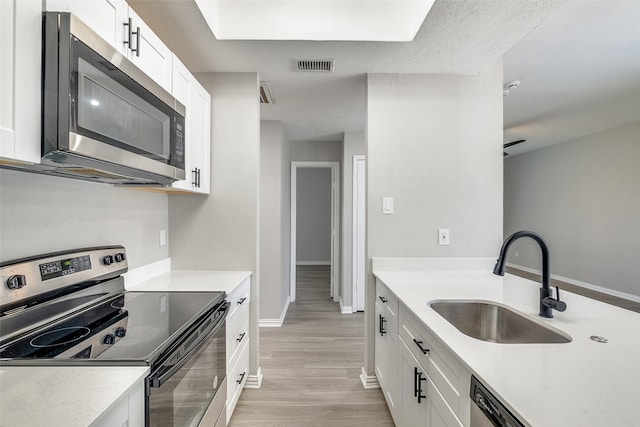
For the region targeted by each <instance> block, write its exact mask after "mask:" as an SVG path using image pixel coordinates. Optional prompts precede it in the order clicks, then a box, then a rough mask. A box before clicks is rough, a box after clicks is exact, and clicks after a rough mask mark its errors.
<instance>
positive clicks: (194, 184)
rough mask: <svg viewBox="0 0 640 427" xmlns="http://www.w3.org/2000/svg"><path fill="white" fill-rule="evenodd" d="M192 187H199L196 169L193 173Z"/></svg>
mask: <svg viewBox="0 0 640 427" xmlns="http://www.w3.org/2000/svg"><path fill="white" fill-rule="evenodd" d="M191 185H193V186H194V187H197V186H198V168H194V169H193V170H192V171H191Z"/></svg>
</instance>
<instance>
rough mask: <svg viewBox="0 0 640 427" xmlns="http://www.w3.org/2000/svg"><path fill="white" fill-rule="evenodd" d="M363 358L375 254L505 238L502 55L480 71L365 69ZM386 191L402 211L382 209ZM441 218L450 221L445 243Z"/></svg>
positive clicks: (486, 249)
mask: <svg viewBox="0 0 640 427" xmlns="http://www.w3.org/2000/svg"><path fill="white" fill-rule="evenodd" d="M367 150H368V151H367V162H368V164H367V177H368V190H367V196H368V201H367V208H368V212H367V251H368V254H367V259H368V262H367V268H368V274H367V277H368V283H367V289H366V295H367V296H366V300H367V301H366V325H367V326H366V328H367V331H366V336H365V340H366V347H367V355H366V359H365V368H366V370H367V372H368V373H369V374H372V373H373V354H374V352H373V339H374V324H375V322H374V318H373V316H374V314H373V313H374V298H375V284H374V280H373V276H372V275H371V271H370V259H371V258H372V257H494V256H495V255H496V252H497V251H498V250H499V248H500V244H501V243H502V63H498V64H495V66H493V67H492V68H491V69H489V70H487V71H485V72H484V73H483V74H481V75H478V76H453V75H398V74H370V75H369V76H368V79H367ZM382 197H393V198H394V205H395V206H394V207H395V213H394V214H393V215H382V212H381V205H382V202H381V200H382ZM438 228H449V229H450V230H451V245H450V246H439V245H438V238H437V230H438Z"/></svg>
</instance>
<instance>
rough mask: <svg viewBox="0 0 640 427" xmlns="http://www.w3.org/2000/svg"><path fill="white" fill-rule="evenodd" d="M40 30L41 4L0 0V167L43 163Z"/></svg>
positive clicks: (37, 2)
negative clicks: (5, 164) (1, 165)
mask: <svg viewBox="0 0 640 427" xmlns="http://www.w3.org/2000/svg"><path fill="white" fill-rule="evenodd" d="M41 28H42V2H41V1H39V0H36V1H34V0H0V51H1V52H2V60H0V94H1V95H0V158H1V159H0V163H10V161H14V160H15V161H18V162H27V163H39V162H40V105H41V99H40V96H41V94H40V84H39V82H40V78H41V77H40V72H41V63H42V59H41V56H42V34H41V31H39V29H41ZM8 160H9V161H8Z"/></svg>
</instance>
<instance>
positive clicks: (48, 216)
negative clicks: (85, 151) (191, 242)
mask: <svg viewBox="0 0 640 427" xmlns="http://www.w3.org/2000/svg"><path fill="white" fill-rule="evenodd" d="M168 229H169V223H168V215H167V196H166V195H165V194H162V193H152V192H147V191H140V190H131V189H125V188H121V187H114V186H112V185H109V184H98V183H93V182H86V181H79V180H74V179H69V178H60V177H54V176H46V175H37V174H33V173H27V172H18V171H9V170H0V261H8V260H12V259H16V258H21V257H25V256H30V255H37V254H43V253H47V252H53V251H60V250H66V249H77V248H81V247H89V246H101V245H123V246H124V247H125V249H126V250H127V255H128V262H129V268H136V267H140V266H143V265H145V264H149V263H152V262H155V261H159V260H161V259H164V258H166V257H167V256H168V255H169V254H168V252H169V249H168V248H169V246H160V245H159V234H160V230H168ZM168 243H169V244H170V243H171V241H170V240H169V242H168Z"/></svg>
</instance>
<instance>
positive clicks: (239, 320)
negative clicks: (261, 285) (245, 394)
mask: <svg viewBox="0 0 640 427" xmlns="http://www.w3.org/2000/svg"><path fill="white" fill-rule="evenodd" d="M250 283H251V279H250V278H248V279H246V280H245V281H244V282H242V283H241V284H240V285H239V286H238V287H237V288H236V289H234V290H233V291H232V292H231V293H230V294H229V296H228V297H227V300H228V301H229V304H230V305H229V314H228V316H227V328H226V334H227V411H226V422H227V423H228V422H229V419H231V415H232V414H233V410H234V409H235V407H236V404H237V403H238V399H240V394H241V393H242V389H243V388H244V385H245V383H246V382H247V376H248V375H249V349H250V345H249V307H250V305H251V299H250Z"/></svg>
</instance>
